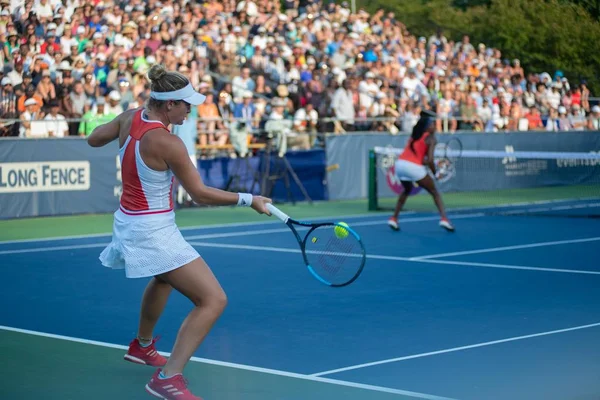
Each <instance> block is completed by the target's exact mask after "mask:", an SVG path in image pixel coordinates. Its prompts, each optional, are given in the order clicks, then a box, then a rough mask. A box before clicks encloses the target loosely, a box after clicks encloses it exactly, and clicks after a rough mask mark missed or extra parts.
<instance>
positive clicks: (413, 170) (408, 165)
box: [394, 159, 427, 182]
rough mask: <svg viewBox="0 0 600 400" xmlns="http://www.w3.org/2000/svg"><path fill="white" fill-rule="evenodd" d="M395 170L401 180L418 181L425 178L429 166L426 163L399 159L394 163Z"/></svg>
mask: <svg viewBox="0 0 600 400" xmlns="http://www.w3.org/2000/svg"><path fill="white" fill-rule="evenodd" d="M394 172H395V173H396V177H397V178H398V179H400V180H401V181H411V182H416V181H420V180H421V179H423V178H425V176H426V175H427V168H425V166H424V165H420V164H415V163H414V162H410V161H406V160H400V159H398V160H396V163H395V164H394Z"/></svg>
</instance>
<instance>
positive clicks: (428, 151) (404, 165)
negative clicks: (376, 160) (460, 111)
mask: <svg viewBox="0 0 600 400" xmlns="http://www.w3.org/2000/svg"><path fill="white" fill-rule="evenodd" d="M435 144H436V139H435V120H433V119H431V118H430V117H429V116H428V115H427V113H425V112H422V113H421V116H420V118H419V121H418V122H417V124H416V125H415V126H414V127H413V131H412V135H411V137H410V138H409V139H408V142H407V143H406V146H405V147H404V151H403V152H402V154H400V156H399V157H398V159H397V160H396V162H395V164H394V170H395V173H396V177H397V178H398V179H399V180H400V182H401V183H402V187H403V188H404V190H403V191H402V193H401V194H400V196H399V197H398V202H397V203H396V209H395V211H394V215H392V216H391V217H390V219H389V220H388V225H389V226H390V228H392V229H393V230H396V231H397V230H400V226H399V225H398V215H399V214H400V210H402V207H403V206H404V203H406V199H407V198H408V195H409V194H410V192H411V191H412V189H413V182H416V183H417V184H418V185H419V186H421V187H422V188H424V189H425V190H427V191H428V192H429V194H430V195H431V196H432V197H433V201H434V202H435V205H436V206H437V209H438V211H439V212H440V216H441V217H442V219H441V220H440V226H441V227H442V228H444V229H446V230H448V231H450V232H454V226H452V224H451V223H450V221H448V217H447V216H446V211H445V210H444V203H443V201H442V196H441V195H440V193H439V192H438V190H437V188H436V187H435V182H434V181H433V178H432V177H431V176H430V175H429V174H428V173H427V168H426V167H425V164H426V165H427V166H428V167H429V169H430V170H431V172H432V173H433V174H434V175H435V163H434V162H433V151H434V148H435Z"/></svg>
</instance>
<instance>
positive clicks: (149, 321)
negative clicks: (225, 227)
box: [87, 65, 271, 400]
mask: <svg viewBox="0 0 600 400" xmlns="http://www.w3.org/2000/svg"><path fill="white" fill-rule="evenodd" d="M148 77H149V79H150V81H151V92H150V99H149V101H148V105H147V107H145V108H139V109H136V110H130V111H126V112H124V113H122V114H121V115H119V116H118V117H116V118H115V119H114V120H113V121H111V122H109V123H106V124H104V125H100V126H98V127H97V128H96V129H95V130H94V131H93V132H92V134H91V135H90V136H89V137H88V139H87V140H88V143H89V145H90V146H93V147H100V146H104V145H106V144H108V143H111V142H112V141H113V140H115V139H118V140H119V156H120V158H121V169H122V181H123V195H122V197H121V203H120V207H119V209H118V210H117V211H116V212H115V214H114V224H113V237H112V242H111V243H110V244H109V245H108V247H107V248H106V249H104V251H102V253H101V255H100V260H101V262H102V264H103V265H104V266H106V267H109V268H124V269H125V274H126V276H127V277H128V278H145V277H152V279H151V280H150V282H149V284H148V286H147V287H146V289H145V291H144V294H143V297H142V307H141V313H140V320H139V328H138V334H137V337H136V338H135V339H133V340H132V342H131V344H130V345H129V350H128V351H127V354H125V356H124V357H125V359H126V360H128V361H131V362H134V363H139V364H144V365H151V366H155V367H159V368H158V369H157V370H156V372H155V373H154V376H152V378H151V379H150V381H149V382H148V384H147V385H146V391H147V392H148V393H150V394H151V395H153V396H155V397H158V398H162V399H168V400H171V399H173V400H175V399H176V400H198V399H200V398H199V397H196V396H194V395H193V394H192V393H191V392H190V391H189V390H188V388H187V383H186V381H185V379H184V378H183V375H182V374H183V369H184V367H185V365H186V364H187V362H188V361H189V360H190V358H191V357H192V354H193V353H194V352H195V351H196V349H197V348H198V346H200V343H201V342H202V340H203V339H204V338H205V336H206V335H207V334H208V332H209V331H210V329H211V328H212V326H213V324H214V323H215V322H216V320H217V319H218V318H219V317H220V316H221V314H222V313H223V310H224V308H225V305H226V304H227V297H226V296H225V293H224V292H223V289H222V288H221V286H220V284H219V282H218V281H217V279H216V278H215V276H214V275H213V273H212V272H211V270H210V268H209V267H208V265H206V263H205V262H204V261H203V260H202V258H201V257H200V255H199V254H198V252H197V251H196V250H195V249H194V248H193V247H192V246H191V245H189V244H188V243H187V242H186V241H185V239H184V238H183V236H182V235H181V233H180V232H179V229H178V228H177V225H176V224H175V213H174V211H173V196H172V193H171V192H172V187H173V181H174V177H177V179H178V180H179V182H180V183H181V185H182V186H183V187H184V188H185V190H186V191H187V192H188V193H189V194H190V195H191V196H192V199H193V200H194V201H195V202H197V203H200V204H206V205H238V206H242V207H244V206H246V207H252V208H253V209H254V210H255V211H257V212H258V213H261V214H262V213H265V214H267V215H270V213H269V212H268V210H267V208H266V204H267V203H270V202H271V200H270V199H267V198H264V197H260V196H252V195H251V194H249V193H230V192H226V191H222V190H218V189H215V188H210V187H207V186H205V185H204V184H203V182H202V179H201V178H200V174H199V173H198V170H197V169H196V168H195V167H194V164H192V161H191V160H190V157H189V156H188V152H187V150H186V147H185V145H184V144H183V142H182V141H181V139H180V138H178V137H177V136H175V135H172V134H171V133H170V131H169V126H171V125H181V124H182V123H183V122H184V120H185V118H186V116H187V115H188V114H189V112H190V107H191V106H197V105H199V104H202V102H203V101H204V99H205V97H204V96H203V95H201V94H200V93H197V92H196V91H195V90H194V88H193V87H192V85H191V84H190V82H189V80H188V79H187V78H186V77H185V76H184V75H182V74H180V73H178V72H170V71H166V70H165V68H164V67H163V66H161V65H154V66H153V67H152V68H151V69H150V71H149V73H148ZM172 288H175V289H176V290H178V291H179V292H181V293H182V294H183V295H185V296H186V297H187V298H188V299H190V301H191V302H192V303H193V304H194V306H195V307H194V309H193V310H192V311H191V312H190V313H189V315H188V316H187V318H186V319H185V320H184V321H183V324H182V325H181V328H180V329H179V332H178V334H177V339H176V341H175V345H174V347H173V351H172V353H171V356H170V357H169V359H168V360H167V359H165V358H164V357H162V356H161V355H160V354H158V353H157V351H156V348H155V342H156V339H155V338H154V336H153V334H154V333H153V331H154V326H155V325H156V322H157V321H158V319H159V317H160V315H161V313H162V311H163V309H164V307H165V304H166V303H167V299H168V297H169V294H170V293H171V289H172Z"/></svg>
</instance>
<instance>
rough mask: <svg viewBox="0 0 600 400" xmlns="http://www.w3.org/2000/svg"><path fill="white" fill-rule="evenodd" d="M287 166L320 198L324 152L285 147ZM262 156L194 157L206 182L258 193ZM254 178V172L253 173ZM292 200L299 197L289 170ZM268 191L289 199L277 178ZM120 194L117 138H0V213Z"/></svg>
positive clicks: (101, 209)
mask: <svg viewBox="0 0 600 400" xmlns="http://www.w3.org/2000/svg"><path fill="white" fill-rule="evenodd" d="M287 159H288V160H289V163H290V166H291V168H292V171H294V173H296V174H297V176H298V177H299V179H300V181H301V182H302V183H303V186H304V187H305V189H306V190H307V192H308V194H309V196H310V197H311V198H312V199H313V200H325V199H326V198H327V191H326V190H325V178H326V177H325V161H326V157H325V152H324V151H323V150H311V151H306V152H303V151H298V152H289V153H288V154H287ZM262 167H263V158H262V157H258V156H256V157H251V158H249V159H247V160H246V159H244V160H240V159H230V158H228V157H225V158H216V159H206V160H204V159H203V160H198V170H199V172H200V175H201V176H202V178H203V180H204V181H205V183H206V184H207V185H209V186H213V187H217V188H220V189H225V188H226V187H227V184H228V183H229V184H230V186H229V190H232V191H234V190H239V191H242V190H244V189H247V191H252V192H254V193H259V191H260V183H261V179H259V182H258V184H257V185H255V186H254V187H252V183H253V182H254V180H255V177H256V176H257V174H258V175H260V173H261V171H262V169H263V168H262ZM284 167H285V165H283V164H282V160H279V159H277V158H276V157H275V156H274V157H273V158H272V159H271V172H272V173H278V172H279V173H281V175H282V176H283V175H284V174H286V173H288V170H287V169H285V168H284ZM259 178H260V177H259ZM289 182H290V190H291V193H292V197H293V199H295V200H298V201H302V200H304V197H303V195H302V192H301V190H300V188H299V187H298V185H297V184H296V183H295V182H294V179H292V177H291V176H290V179H289ZM274 183H275V185H274V187H273V193H272V197H273V198H274V199H275V200H281V201H289V200H290V199H289V198H288V191H287V189H286V187H285V185H284V180H283V179H277V180H275V181H274ZM121 194H122V186H121V165H120V162H119V157H118V145H117V143H116V142H115V143H111V144H110V145H108V146H105V147H101V148H92V147H90V146H89V145H88V144H87V142H86V141H85V140H84V139H80V138H73V139H70V138H69V139H2V140H0V219H8V218H25V217H36V216H52V215H73V214H100V213H110V212H114V211H115V210H116V209H117V208H118V206H119V199H120V197H121Z"/></svg>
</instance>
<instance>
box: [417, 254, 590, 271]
mask: <svg viewBox="0 0 600 400" xmlns="http://www.w3.org/2000/svg"><path fill="white" fill-rule="evenodd" d="M407 261H414V262H420V263H429V264H447V265H463V266H466V267H482V268H500V269H520V270H525V271H540V272H558V273H565V274H582V275H600V271H588V270H581V269H561V268H544V267H529V266H525V265H507V264H491V263H480V262H469V261H450V260H436V259H430V258H428V259H414V258H408V259H407Z"/></svg>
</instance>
